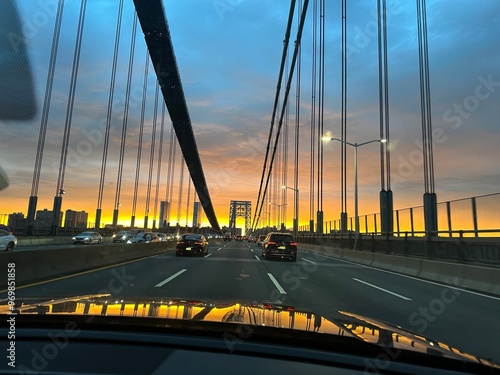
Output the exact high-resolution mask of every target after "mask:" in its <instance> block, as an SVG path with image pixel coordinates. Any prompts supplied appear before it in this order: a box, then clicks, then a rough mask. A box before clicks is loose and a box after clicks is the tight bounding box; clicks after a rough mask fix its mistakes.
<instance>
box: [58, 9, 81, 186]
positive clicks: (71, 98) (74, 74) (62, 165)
mask: <svg viewBox="0 0 500 375" xmlns="http://www.w3.org/2000/svg"><path fill="white" fill-rule="evenodd" d="M86 8H87V0H82V4H81V8H80V18H79V20H78V31H77V34H76V44H75V52H74V56H73V68H72V70H71V82H70V88H69V95H68V106H67V108H66V121H65V123H64V135H63V143H62V147H61V159H60V161H59V176H58V178H57V189H56V195H59V194H60V193H61V191H62V189H63V186H64V176H65V172H66V160H67V158H68V147H69V136H70V133H71V120H72V119H73V106H74V103H75V92H76V81H77V78H78V67H79V65H80V52H81V49H82V38H83V25H84V23H85V11H86Z"/></svg>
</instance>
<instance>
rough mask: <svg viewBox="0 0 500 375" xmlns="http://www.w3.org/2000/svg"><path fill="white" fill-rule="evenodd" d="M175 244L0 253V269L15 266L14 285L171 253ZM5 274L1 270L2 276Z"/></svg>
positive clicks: (0, 282)
mask: <svg viewBox="0 0 500 375" xmlns="http://www.w3.org/2000/svg"><path fill="white" fill-rule="evenodd" d="M174 250H175V242H161V243H154V244H142V243H138V244H129V245H126V244H124V245H123V246H116V245H115V246H113V245H105V244H100V245H82V246H81V247H71V248H57V249H53V250H46V251H37V250H26V251H19V252H16V251H15V250H14V251H10V252H4V253H2V254H0V269H2V270H7V269H8V268H12V267H9V264H10V265H12V264H15V281H16V286H20V285H26V284H28V283H32V282H36V281H39V280H43V279H47V278H50V277H57V276H63V275H69V274H72V273H75V272H82V271H87V270H91V269H96V268H99V267H104V266H110V265H114V264H118V263H121V262H126V261H130V260H134V259H140V258H144V257H148V256H152V255H157V254H162V253H167V252H172V251H174ZM2 274H3V275H5V271H4V272H3V273H2ZM6 285H7V277H3V278H2V279H1V280H0V288H5V286H6Z"/></svg>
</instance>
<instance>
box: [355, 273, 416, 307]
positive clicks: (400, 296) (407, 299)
mask: <svg viewBox="0 0 500 375" xmlns="http://www.w3.org/2000/svg"><path fill="white" fill-rule="evenodd" d="M352 279H353V280H354V281H357V282H358V283H362V284H365V285H368V286H371V287H372V288H375V289H378V290H381V291H382V292H386V293H389V294H392V295H393V296H396V297H398V298H401V299H404V300H405V301H411V298H408V297H405V296H402V295H401V294H397V293H394V292H391V291H390V290H387V289H384V288H381V287H379V286H376V285H373V284H370V283H367V282H366V281H363V280H360V279H356V278H354V277H353V278H352Z"/></svg>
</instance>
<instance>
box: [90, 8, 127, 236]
mask: <svg viewBox="0 0 500 375" xmlns="http://www.w3.org/2000/svg"><path fill="white" fill-rule="evenodd" d="M122 14H123V0H120V3H119V5H118V18H117V21H116V33H115V46H114V50H113V63H112V67H111V80H110V83H109V95H108V109H107V113H106V127H105V131H104V145H103V148H102V159H101V175H100V179H99V192H98V194H97V210H98V211H97V214H96V228H99V223H100V219H101V218H100V214H101V208H102V198H103V195H104V182H105V180H106V164H107V160H108V149H109V133H110V129H111V118H112V112H113V96H114V92H115V80H116V66H117V63H118V49H119V47H120V31H121V24H122ZM114 208H115V209H116V208H117V207H116V206H115V207H114ZM113 224H114V223H113Z"/></svg>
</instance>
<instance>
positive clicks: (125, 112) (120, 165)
mask: <svg viewBox="0 0 500 375" xmlns="http://www.w3.org/2000/svg"><path fill="white" fill-rule="evenodd" d="M136 31H137V13H135V12H134V19H133V22H132V38H131V40H130V52H129V59H128V73H127V86H126V89H125V103H124V105H123V123H122V135H121V141H120V156H119V157H118V173H117V177H116V192H115V207H118V203H120V195H121V188H122V177H123V162H124V159H125V145H126V143H127V125H128V110H129V103H130V90H131V87H132V72H133V68H134V55H135V37H136Z"/></svg>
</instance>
